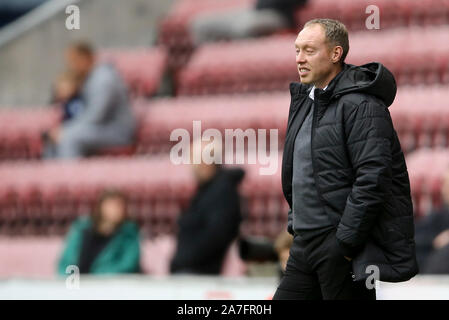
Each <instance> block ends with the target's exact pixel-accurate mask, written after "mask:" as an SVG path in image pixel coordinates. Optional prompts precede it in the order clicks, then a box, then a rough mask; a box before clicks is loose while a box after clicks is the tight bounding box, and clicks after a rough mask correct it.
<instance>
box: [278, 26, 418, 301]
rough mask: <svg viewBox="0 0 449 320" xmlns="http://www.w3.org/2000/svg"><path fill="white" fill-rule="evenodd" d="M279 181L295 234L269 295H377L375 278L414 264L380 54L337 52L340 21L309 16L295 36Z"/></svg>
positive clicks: (391, 84) (342, 46) (344, 47)
mask: <svg viewBox="0 0 449 320" xmlns="http://www.w3.org/2000/svg"><path fill="white" fill-rule="evenodd" d="M295 46H296V64H297V69H298V72H299V77H300V81H301V83H292V84H291V85H290V92H291V96H292V99H291V106H290V111H289V117H288V123H287V135H286V139H285V145H284V154H283V163H282V188H283V193H284V196H285V198H286V199H287V202H288V204H289V206H290V211H289V213H288V227H287V230H288V231H289V232H290V233H291V234H292V235H294V241H293V245H292V248H291V251H290V258H289V260H288V262H287V267H286V271H285V274H284V276H283V278H282V280H281V282H280V284H279V287H278V289H277V291H276V294H275V296H274V298H275V299H375V298H376V293H375V289H374V286H375V283H374V281H373V280H374V279H376V280H380V281H391V282H399V281H406V280H408V279H410V278H412V277H413V276H414V275H416V274H417V272H418V265H417V262H416V253H415V242H414V221H413V206H412V201H411V195H410V182H409V176H408V172H407V167H406V163H405V159H404V155H403V152H402V150H401V145H400V143H399V140H398V136H397V134H396V131H395V129H394V127H393V123H392V120H391V116H390V113H389V111H388V107H389V106H390V105H391V104H392V102H393V101H394V98H395V95H396V83H395V80H394V77H393V75H392V74H391V72H390V71H389V70H388V69H387V68H385V67H384V66H383V65H382V64H380V63H368V64H365V65H362V66H354V65H349V64H346V63H345V62H344V60H345V57H346V55H347V53H348V50H349V40H348V32H347V30H346V27H345V26H344V25H343V24H342V23H340V22H338V21H336V20H331V19H314V20H311V21H309V22H307V23H306V24H305V26H304V28H303V29H302V31H301V32H300V33H299V35H298V37H297V39H296V41H295Z"/></svg>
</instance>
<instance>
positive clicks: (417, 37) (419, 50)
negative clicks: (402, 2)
mask: <svg viewBox="0 0 449 320" xmlns="http://www.w3.org/2000/svg"><path fill="white" fill-rule="evenodd" d="M370 32H372V34H370V36H369V37H367V36H366V31H364V32H358V33H353V34H352V35H351V49H350V51H349V54H348V57H347V62H348V63H351V64H356V65H360V64H365V63H368V62H371V61H378V62H381V63H383V64H384V65H386V66H387V67H388V68H389V69H390V70H391V71H392V72H393V73H394V74H395V77H396V80H397V83H398V84H399V85H405V84H411V85H416V84H439V83H444V82H445V81H446V78H445V72H446V69H447V65H448V63H449V45H448V43H449V42H448V41H446V40H445V39H446V38H447V34H448V33H449V27H448V26H441V27H435V26H432V27H425V28H418V27H414V28H397V29H393V30H380V31H378V30H374V31H370ZM294 40H295V37H294V36H272V37H267V38H262V39H253V40H242V41H235V42H228V43H213V44H206V45H204V46H202V47H200V48H198V50H196V51H195V53H194V54H193V56H192V58H191V59H190V61H189V63H188V64H187V65H186V66H185V68H183V70H182V71H180V73H179V74H178V77H177V90H178V91H177V93H178V95H212V94H219V93H245V92H255V91H272V90H282V91H286V90H288V84H289V83H290V82H291V81H298V74H297V70H296V65H295V56H294V46H293V44H294ZM393 47H394V48H395V50H393V51H392V50H390V48H393ZM211 57H214V59H211ZM404 61H407V63H404Z"/></svg>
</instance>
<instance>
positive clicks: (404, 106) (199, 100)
mask: <svg viewBox="0 0 449 320" xmlns="http://www.w3.org/2000/svg"><path fill="white" fill-rule="evenodd" d="M286 91H287V90H286ZM447 101H449V90H448V87H447V85H438V86H403V87H399V89H398V93H397V96H396V99H395V101H394V103H393V105H392V106H390V107H389V110H390V113H391V115H392V118H393V122H394V125H395V128H396V131H397V133H398V136H399V139H400V141H401V144H402V148H403V150H404V152H405V153H409V152H411V151H413V150H415V149H417V148H420V147H449V106H448V105H447ZM289 104H290V98H289V93H288V92H283V93H280V92H276V93H256V94H245V95H217V96H209V97H188V96H186V97H178V98H174V99H172V98H159V99H153V100H150V101H143V100H139V101H136V102H135V103H134V111H135V113H136V114H137V115H138V116H137V118H138V119H139V130H138V134H137V141H136V144H135V146H134V147H133V148H132V150H131V152H135V153H137V154H158V153H169V152H170V150H171V148H172V147H173V146H174V145H175V144H176V143H178V141H180V138H179V137H178V136H177V135H176V131H175V130H176V129H183V130H186V131H187V132H188V133H189V136H190V138H191V139H194V137H193V127H194V121H199V122H197V123H196V124H195V125H196V126H198V127H200V129H201V133H203V132H204V131H205V130H206V129H210V128H214V129H217V130H219V131H220V133H221V134H222V136H223V137H224V136H225V133H226V129H228V131H229V130H233V131H232V132H233V133H236V132H237V131H236V129H241V130H242V131H245V130H247V129H253V130H254V131H253V133H252V134H254V136H255V137H256V139H258V137H266V142H267V144H269V142H270V139H271V134H270V133H271V132H270V130H271V129H277V130H278V131H277V135H278V147H279V148H280V149H281V148H282V145H283V141H284V138H285V129H286V122H287V116H288V108H289ZM57 120H58V111H57V110H56V109H55V108H48V109H45V108H39V109H36V110H34V109H24V110H22V109H16V110H2V111H0V124H1V126H2V131H1V132H0V159H1V160H12V159H33V158H38V157H39V155H40V153H41V150H42V145H41V139H40V135H41V133H42V132H43V131H45V130H46V129H49V128H50V127H51V126H52V125H54V124H55V123H56V122H57ZM259 129H263V130H266V135H265V134H262V133H264V132H261V135H258V130H259ZM172 133H173V134H174V136H173V139H172V140H174V141H171V139H170V136H171V134H172ZM273 138H275V137H274V136H273ZM256 141H258V140H256Z"/></svg>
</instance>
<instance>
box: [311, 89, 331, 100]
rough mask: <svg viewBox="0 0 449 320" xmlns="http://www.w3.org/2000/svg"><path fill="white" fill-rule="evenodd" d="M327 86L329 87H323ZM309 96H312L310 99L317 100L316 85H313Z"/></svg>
mask: <svg viewBox="0 0 449 320" xmlns="http://www.w3.org/2000/svg"><path fill="white" fill-rule="evenodd" d="M326 88H327V86H325V87H324V88H323V90H326ZM309 97H310V99H312V100H315V86H313V87H312V90H310V93H309Z"/></svg>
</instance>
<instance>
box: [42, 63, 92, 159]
mask: <svg viewBox="0 0 449 320" xmlns="http://www.w3.org/2000/svg"><path fill="white" fill-rule="evenodd" d="M81 84H82V83H81V79H80V77H78V76H77V75H76V74H75V73H74V72H70V71H66V72H64V73H62V74H61V75H60V76H59V77H58V79H57V80H56V82H55V85H54V97H53V103H54V104H56V105H58V106H59V107H61V109H62V115H61V123H64V122H67V121H70V120H73V119H74V118H76V116H77V115H79V114H80V113H81V112H82V111H83V108H84V105H83V100H82V99H81V94H80V88H81ZM42 141H43V144H44V150H43V155H42V156H43V158H55V157H56V156H57V147H56V144H55V143H53V140H52V139H51V138H50V135H49V132H48V131H46V132H44V133H43V134H42Z"/></svg>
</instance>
